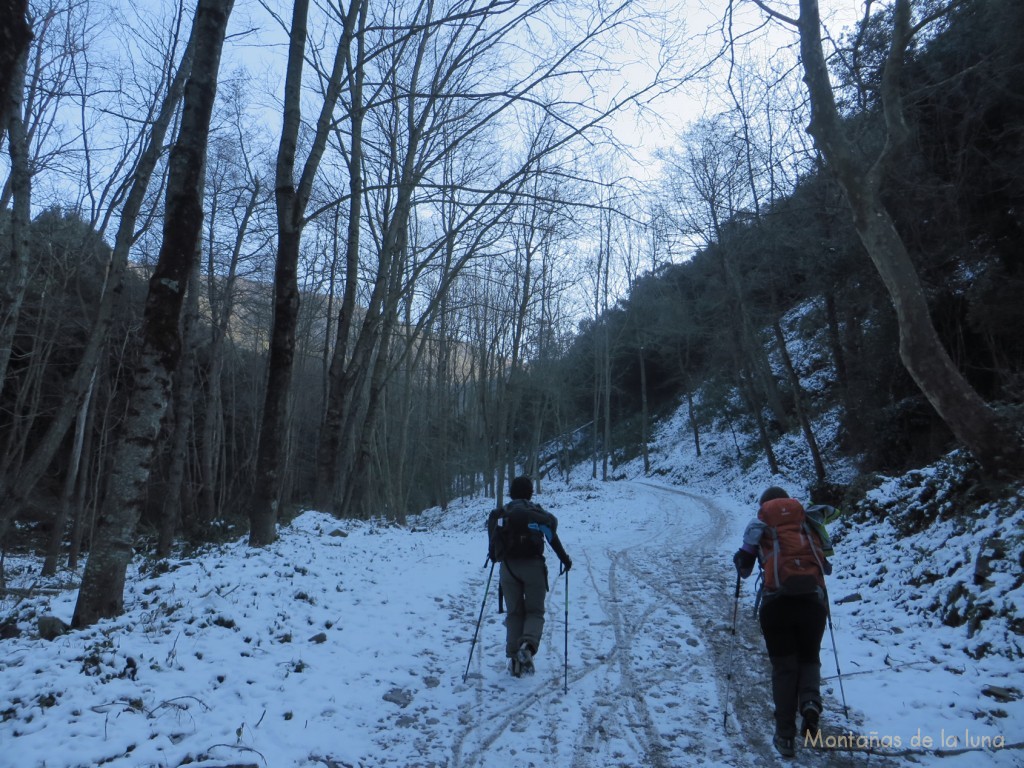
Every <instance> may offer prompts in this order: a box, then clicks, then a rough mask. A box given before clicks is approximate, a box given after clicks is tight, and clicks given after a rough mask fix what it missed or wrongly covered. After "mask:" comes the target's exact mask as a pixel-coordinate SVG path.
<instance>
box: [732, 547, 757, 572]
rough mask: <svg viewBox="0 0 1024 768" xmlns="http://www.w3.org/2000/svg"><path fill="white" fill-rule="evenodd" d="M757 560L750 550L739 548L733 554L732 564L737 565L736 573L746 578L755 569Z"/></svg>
mask: <svg viewBox="0 0 1024 768" xmlns="http://www.w3.org/2000/svg"><path fill="white" fill-rule="evenodd" d="M755 560H757V558H756V557H754V556H753V555H752V554H751V553H750V552H747V551H746V550H744V549H737V550H736V554H735V555H733V556H732V564H733V565H735V566H736V573H738V574H739V575H740V576H742V577H743V578H744V579H745V578H747V576H749V575H750V573H751V571H753V570H754V561H755Z"/></svg>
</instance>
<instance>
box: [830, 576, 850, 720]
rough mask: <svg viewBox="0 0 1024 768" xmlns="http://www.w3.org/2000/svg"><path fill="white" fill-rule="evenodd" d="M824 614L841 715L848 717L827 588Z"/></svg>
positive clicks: (848, 711)
mask: <svg viewBox="0 0 1024 768" xmlns="http://www.w3.org/2000/svg"><path fill="white" fill-rule="evenodd" d="M825 615H826V616H827V617H828V633H829V635H830V636H831V637H832V654H833V655H834V656H835V657H836V675H837V677H838V678H839V695H840V696H842V699H843V715H844V716H845V717H846V719H847V720H849V719H850V710H849V709H848V708H847V706H846V691H844V690H843V670H841V669H840V668H839V649H838V648H836V633H835V631H834V630H833V629H832V602H831V601H830V600H829V599H828V590H826V591H825Z"/></svg>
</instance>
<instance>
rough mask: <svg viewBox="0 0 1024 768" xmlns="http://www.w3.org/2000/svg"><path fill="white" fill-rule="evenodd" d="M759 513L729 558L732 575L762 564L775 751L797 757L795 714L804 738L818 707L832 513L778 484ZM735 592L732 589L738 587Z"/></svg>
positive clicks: (761, 615) (815, 723) (816, 718)
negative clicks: (808, 504)
mask: <svg viewBox="0 0 1024 768" xmlns="http://www.w3.org/2000/svg"><path fill="white" fill-rule="evenodd" d="M758 505H759V506H758V512H757V518H756V519H755V520H753V521H751V522H750V524H749V525H747V528H746V530H745V531H744V533H743V545H742V546H741V547H740V548H739V550H737V552H736V554H735V555H733V564H734V565H735V566H736V571H737V574H738V577H737V584H738V583H739V582H738V578H739V577H742V578H747V577H748V576H750V574H751V572H752V571H753V568H754V563H755V562H758V563H760V565H761V567H762V568H763V569H764V586H763V590H764V591H763V597H762V599H761V608H760V612H759V615H758V618H759V621H760V624H761V632H762V634H763V635H764V642H765V646H766V647H767V650H768V658H769V659H770V661H771V665H772V699H773V701H774V704H775V736H774V740H773V743H774V744H775V749H776V750H778V752H779V753H780V754H781V755H783V756H785V757H792V756H793V755H794V754H796V748H795V743H796V736H797V728H796V715H797V712H799V713H800V715H801V718H802V722H801V727H800V731H801V734H802V735H803V736H805V737H806V736H808V735H809V736H814V735H815V734H817V732H818V723H819V718H820V715H821V711H822V705H821V690H820V689H821V660H820V651H821V638H822V636H823V635H824V633H825V623H826V619H827V616H828V603H827V597H826V593H825V576H827V575H828V574H830V573H832V566H831V564H830V563H829V561H828V556H830V555H831V554H832V544H831V542H830V541H829V538H828V534H827V533H826V532H825V527H824V523H826V522H829V521H830V520H831V519H834V517H835V516H836V515H837V514H838V512H837V511H836V510H835V509H834V508H833V507H828V506H824V505H819V506H814V507H808V509H807V510H805V509H804V507H803V505H802V504H800V502H799V501H797V500H796V499H792V498H790V496H789V494H788V493H786V491H785V490H783V489H782V488H779V487H778V486H772V487H771V488H768V489H767V490H766V491H765V492H764V493H763V494H761V498H760V499H759V501H758ZM737 594H738V592H737Z"/></svg>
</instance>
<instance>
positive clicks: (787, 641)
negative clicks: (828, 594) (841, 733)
mask: <svg viewBox="0 0 1024 768" xmlns="http://www.w3.org/2000/svg"><path fill="white" fill-rule="evenodd" d="M826 610H827V609H826V607H825V602H824V600H823V599H822V598H821V597H819V596H818V595H779V596H777V597H766V598H765V600H764V602H763V603H762V604H761V615H760V619H761V632H762V633H763V634H764V643H765V646H766V647H767V648H768V658H769V659H770V660H771V663H772V699H773V700H774V704H775V729H776V732H777V733H778V735H780V736H784V737H787V738H793V737H795V736H796V715H797V711H798V709H799V710H803V708H804V707H805V706H807V704H809V703H814V704H816V705H817V707H818V710H819V711H820V710H821V658H820V651H821V638H822V635H824V634H825V621H826V619H827V613H826Z"/></svg>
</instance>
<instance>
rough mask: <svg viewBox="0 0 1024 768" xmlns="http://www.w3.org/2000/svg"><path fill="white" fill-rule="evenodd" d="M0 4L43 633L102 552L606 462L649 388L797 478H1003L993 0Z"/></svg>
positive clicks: (13, 408) (661, 404) (1003, 72)
mask: <svg viewBox="0 0 1024 768" xmlns="http://www.w3.org/2000/svg"><path fill="white" fill-rule="evenodd" d="M11 6H12V12H11V13H9V14H4V19H5V20H4V21H3V22H2V27H3V28H2V29H0V40H2V41H3V43H4V44H3V47H2V51H3V53H2V56H0V77H2V80H0V96H2V97H3V101H2V102H0V107H2V109H0V117H2V129H0V142H2V144H0V146H2V148H3V150H4V152H5V158H4V161H3V162H4V163H5V164H4V165H2V166H0V170H2V171H3V173H4V184H3V189H2V192H0V202H2V210H0V235H2V242H0V259H2V261H0V275H2V278H0V302H2V304H0V499H2V506H0V543H3V545H4V546H33V547H36V548H38V550H39V553H40V565H41V568H42V569H43V570H44V571H45V572H48V573H53V572H55V571H56V570H57V569H59V568H69V569H71V570H72V571H79V570H80V571H81V573H82V574H83V575H82V581H81V589H80V593H79V602H78V607H77V609H76V614H75V622H76V624H78V625H80V626H84V625H88V624H91V623H93V622H95V621H97V620H99V619H101V618H104V617H109V616H114V615H117V614H118V613H119V612H120V611H121V609H122V605H121V602H122V592H123V583H124V579H125V574H126V570H127V567H128V563H129V562H130V559H131V558H132V556H133V555H134V554H135V553H137V552H146V553H154V554H156V555H158V556H166V555H168V554H169V553H170V552H171V551H172V550H173V549H174V548H175V547H178V546H182V545H195V544H199V543H202V542H204V541H209V540H213V539H215V538H217V537H219V536H223V535H237V534H238V533H239V532H242V531H247V532H248V536H249V542H250V544H251V545H253V546H264V545H267V544H269V543H271V542H272V541H273V540H274V539H275V537H276V530H277V526H278V525H279V524H280V523H281V522H283V521H286V520H287V519H288V517H289V516H290V515H292V514H293V513H294V512H295V511H296V510H298V509H300V508H307V507H316V508H319V509H322V510H326V511H331V512H332V513H334V514H337V515H339V516H351V517H361V518H368V517H386V518H389V519H393V520H396V521H399V522H404V520H405V516H406V515H407V514H409V513H411V512H414V511H416V510H419V509H423V508H425V507H427V506H433V505H441V506H444V505H445V504H447V503H448V501H450V500H451V499H453V498H455V497H457V496H460V495H465V494H480V495H486V496H489V497H491V498H494V499H495V500H497V501H499V502H500V500H501V495H502V490H503V488H504V486H505V485H506V481H507V478H508V477H510V476H511V474H512V473H515V472H520V471H525V472H528V473H530V474H532V475H534V476H535V478H536V479H537V481H538V482H539V483H541V482H543V478H544V477H545V476H548V475H550V474H553V473H557V472H560V471H563V470H564V469H565V468H566V467H567V466H568V465H569V464H570V463H578V462H581V461H589V462H590V463H591V467H592V473H593V475H594V476H595V477H599V478H602V479H609V478H610V477H612V476H613V475H614V468H615V464H616V462H617V461H619V460H621V459H622V458H624V457H627V456H631V455H639V454H641V453H642V454H644V456H645V457H646V453H645V451H646V447H647V443H648V441H649V439H650V435H651V429H652V422H653V420H654V419H655V418H656V416H657V415H658V414H659V413H664V412H666V411H667V409H670V408H673V407H676V406H677V405H679V404H680V403H684V404H687V406H688V409H689V413H690V429H691V431H692V436H693V440H694V441H695V445H696V448H697V451H698V452H699V451H700V441H701V429H702V425H705V424H707V423H708V422H709V420H711V419H713V418H724V419H726V420H728V421H729V423H730V424H735V425H736V429H738V430H743V431H746V432H749V433H750V434H752V435H754V436H755V437H756V444H757V445H758V446H759V453H760V456H761V458H763V459H764V460H765V461H766V462H768V465H769V466H770V467H772V468H773V469H778V466H777V458H776V456H775V455H774V452H773V442H774V441H775V440H777V439H778V437H779V435H781V434H785V433H787V432H790V431H795V432H798V433H799V434H800V435H801V436H802V439H803V441H804V442H805V443H806V445H807V449H808V455H809V456H810V457H811V464H812V466H813V467H814V473H815V475H816V480H817V483H818V485H819V486H820V487H821V488H827V487H828V485H829V481H830V477H829V473H828V456H827V455H826V452H827V451H828V450H833V451H835V450H844V451H847V452H849V453H850V454H852V455H857V456H859V457H861V460H862V461H863V462H864V466H865V468H866V469H876V468H899V467H905V466H908V465H910V464H912V463H913V462H914V461H919V460H920V461H923V460H927V459H928V458H930V457H933V456H935V455H938V454H939V453H941V452H942V451H946V450H949V449H950V448H951V447H953V446H955V445H962V446H964V447H965V448H966V449H967V450H968V451H969V453H970V454H971V455H972V456H973V457H974V459H975V460H977V461H978V462H979V465H980V466H981V467H982V468H983V470H984V471H985V472H987V473H988V474H989V475H990V476H992V477H1007V476H1009V477H1015V476H1018V477H1019V475H1020V473H1021V467H1022V455H1024V452H1022V448H1021V437H1020V431H1019V425H1018V423H1017V422H1015V421H1014V419H1015V418H1016V417H1015V416H1014V413H1015V406H1017V405H1019V403H1020V400H1021V397H1022V395H1024V390H1022V389H1021V382H1022V381H1024V379H1022V378H1021V376H1022V371H1024V346H1022V343H1021V341H1020V339H1019V338H1018V337H1017V334H1014V333H1012V332H1010V330H1009V329H1012V328H1014V327H1019V322H1020V319H1021V318H1020V313H1021V311H1022V309H1021V307H1020V306H1019V301H1014V300H1013V296H1015V295H1019V294H1016V293H1014V286H1017V287H1019V286H1020V284H1021V279H1022V276H1024V275H1022V270H1024V264H1022V263H1021V258H1020V253H1021V252H1022V251H1021V249H1020V246H1021V244H1022V242H1021V241H1022V232H1021V222H1020V215H1019V214H1020V207H1019V206H1020V199H1021V192H1022V180H1024V166H1022V165H1021V156H1020V150H1019V147H1020V146H1021V142H1020V139H1021V135H1020V134H1021V131H1022V130H1024V108H1022V107H1021V106H1020V105H1021V103H1024V102H1022V100H1021V99H1020V96H1021V93H1020V90H1021V86H1020V82H1022V81H1021V79H1020V78H1019V77H1014V73H1017V74H1019V70H1020V67H1021V64H1022V62H1024V55H1022V44H1021V43H1020V42H1019V41H1017V40H1015V39H1013V37H1012V35H1009V34H1008V33H1007V31H1006V30H1008V29H1012V28H1013V24H1014V23H1015V21H1020V20H1021V19H1020V16H1021V12H1020V11H1018V10H1016V9H1015V8H1013V7H1011V5H1010V4H1006V3H1001V2H998V0H950V1H949V2H941V3H923V2H922V3H918V2H915V1H914V0H895V1H894V2H890V3H883V4H877V5H876V4H874V3H867V4H866V5H865V13H864V16H863V18H862V19H861V20H860V21H859V22H858V23H857V24H856V25H855V26H852V27H849V28H847V29H846V30H844V31H843V32H842V33H840V30H838V29H832V28H831V27H830V26H829V20H828V17H827V16H826V17H825V22H824V23H823V18H822V15H821V14H820V12H819V8H818V3H817V2H815V1H814V0H801V2H800V3H799V7H798V8H797V9H796V10H793V9H794V8H796V5H795V4H792V3H791V4H783V3H779V4H775V3H773V2H771V0H745V1H742V2H741V1H740V0H733V1H732V2H731V3H722V7H721V8H720V9H719V10H720V11H721V13H720V16H719V17H718V18H716V19H713V20H712V21H711V22H708V20H706V19H705V20H703V21H700V22H699V24H698V22H697V20H696V17H695V19H694V22H693V24H692V27H691V25H688V24H682V23H680V22H681V21H684V20H686V14H683V15H682V16H681V17H680V16H676V17H672V18H670V17H668V16H666V15H665V14H664V13H663V12H662V11H659V10H658V8H659V7H660V5H659V4H648V3H643V2H633V0H626V1H625V2H622V3H620V4H618V5H612V6H605V5H603V4H579V5H577V4H575V3H572V2H562V1H561V0H540V1H539V2H535V3H532V4H527V5H523V4H520V3H516V2H513V1H512V0H493V1H491V2H486V1H485V2H479V1H477V0H448V1H447V2H433V1H432V0H412V1H411V2H404V0H388V2H383V3H374V4H371V3H369V2H368V1H367V0H350V1H349V2H348V3H347V4H346V3H344V2H337V3H334V2H326V3H317V4H311V3H309V2H308V0H294V2H293V3H292V4H289V5H279V6H278V5H272V4H270V3H264V4H263V5H261V6H260V7H259V12H254V10H253V9H251V8H247V9H244V11H243V14H244V15H240V11H239V8H235V7H233V4H232V2H231V1H230V0H198V1H197V2H196V3H194V4H193V3H183V4H178V5H175V4H173V3H163V4H159V5H156V4H154V5H153V6H152V7H147V8H138V7H134V6H121V5H118V4H116V3H114V4H98V5H97V4H88V5H86V4H78V3H76V2H74V0H69V1H68V2H60V3H52V2H40V3H37V2H34V1H33V2H29V3H28V4H27V5H23V6H21V7H19V6H18V3H17V2H14V3H12V4H11ZM674 11H678V9H674ZM22 22H23V23H22ZM709 24H710V26H709ZM26 30H31V35H30V36H29V35H27V34H26ZM697 40H701V41H703V44H702V45H697V44H696V42H695V41H697ZM755 42H756V43H757V44H756V45H755V44H754V43H755ZM766 44H767V45H769V46H770V47H771V49H772V50H773V51H774V52H775V54H776V55H773V56H772V57H770V59H766V58H765V57H764V56H763V55H762V54H761V53H760V52H759V51H761V50H762V49H763V47H764V45H766ZM797 48H798V53H799V55H797V50H796V49H797ZM634 51H635V52H636V53H635V54H634V53H633V52H634ZM978 51H984V52H985V54H984V55H981V54H979V53H978ZM641 64H644V66H640V65H641ZM619 72H629V73H630V74H629V76H628V77H626V76H620V75H619V74H617V73H619ZM638 72H639V73H641V74H640V75H638V74H637V73H638ZM609 73H611V75H610V74H609ZM979 83H980V85H979ZM701 89H703V90H701ZM698 91H700V92H703V93H705V94H706V95H705V96H704V97H703V100H702V102H701V104H702V107H701V108H700V110H699V111H698V113H696V114H693V115H692V116H691V118H688V119H686V120H685V121H683V122H680V123H679V124H670V125H668V126H665V121H664V120H661V121H659V120H658V119H657V118H658V115H659V110H660V109H661V105H663V104H666V103H668V102H667V101H666V100H668V99H677V98H679V97H680V95H681V94H684V93H696V92H698ZM708 94H709V95H708ZM645 119H646V120H650V121H652V122H654V123H658V124H659V125H661V126H663V127H667V129H668V131H669V133H670V134H671V136H672V137H673V138H672V139H671V141H670V142H669V143H668V144H667V145H665V146H663V147H661V148H660V149H659V150H658V152H657V153H656V158H655V161H652V162H654V170H651V169H650V168H645V169H644V170H637V169H638V166H637V164H636V162H635V161H636V158H635V156H634V155H631V154H630V152H629V150H630V149H631V147H630V146H628V145H629V143H630V141H631V140H632V136H631V135H627V134H630V133H631V132H632V131H633V130H636V129H635V128H624V127H623V126H625V125H630V126H633V125H639V124H640V123H642V122H643V121H644V120H645ZM635 121H639V122H635ZM632 150H633V151H634V152H635V150H636V148H635V147H632ZM797 307H804V308H805V310H804V316H805V320H804V329H803V333H802V334H798V335H800V338H795V337H794V332H793V331H792V330H791V329H790V328H791V320H789V319H787V318H791V313H792V311H793V310H794V309H795V308H797ZM784 322H786V323H787V327H786V329H784V327H783V323H784ZM811 370H827V371H828V372H830V375H829V382H830V383H829V385H828V386H827V387H824V388H819V389H817V390H813V391H811V390H808V389H807V388H806V385H805V384H802V383H801V382H802V381H806V379H807V373H808V371H811ZM832 409H838V411H839V412H840V413H841V414H842V416H841V419H842V423H843V434H842V435H841V436H840V438H839V440H838V441H833V442H832V443H831V444H830V445H829V446H828V447H826V446H825V445H824V441H823V440H822V439H821V437H820V436H819V435H817V434H816V431H815V426H814V425H815V420H816V418H817V417H818V416H820V415H821V414H822V413H824V412H826V411H829V410H832ZM737 460H738V461H741V462H742V461H745V460H747V459H745V458H743V457H738V458H737ZM83 565H84V570H83V569H82V566H83ZM0 575H2V574H0Z"/></svg>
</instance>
